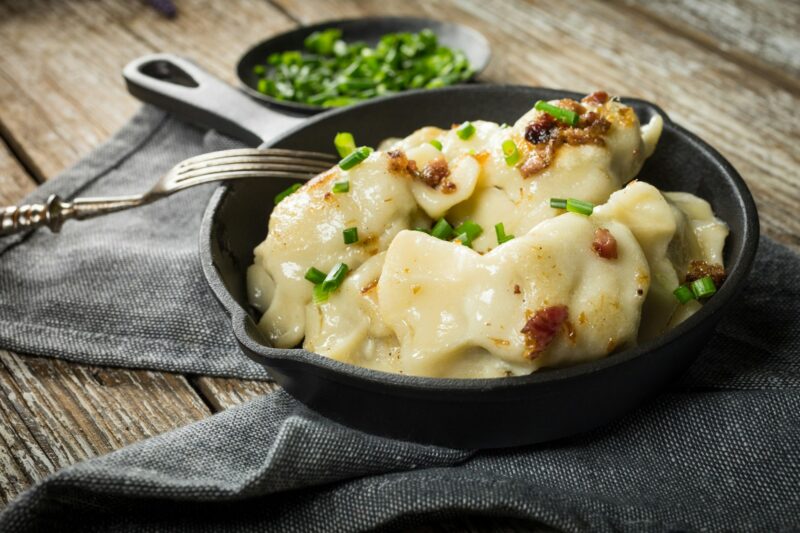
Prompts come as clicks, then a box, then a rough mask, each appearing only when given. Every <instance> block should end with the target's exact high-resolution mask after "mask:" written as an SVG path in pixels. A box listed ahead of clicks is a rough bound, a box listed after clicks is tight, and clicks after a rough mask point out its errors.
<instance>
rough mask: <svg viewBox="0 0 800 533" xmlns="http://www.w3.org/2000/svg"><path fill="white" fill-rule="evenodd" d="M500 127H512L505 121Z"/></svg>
mask: <svg viewBox="0 0 800 533" xmlns="http://www.w3.org/2000/svg"><path fill="white" fill-rule="evenodd" d="M500 127H501V128H502V129H506V128H510V127H511V126H509V125H508V124H506V123H505V122H503V123H502V124H500Z"/></svg>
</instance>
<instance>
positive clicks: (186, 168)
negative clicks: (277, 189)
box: [176, 155, 332, 173]
mask: <svg viewBox="0 0 800 533" xmlns="http://www.w3.org/2000/svg"><path fill="white" fill-rule="evenodd" d="M233 164H270V165H272V164H274V165H292V166H295V165H302V166H307V167H314V168H319V169H320V171H322V170H327V169H329V168H331V166H332V165H331V164H330V163H328V162H323V161H317V160H313V159H304V158H296V157H285V156H252V155H248V156H234V157H220V158H217V159H210V160H208V161H201V162H196V163H191V164H188V165H178V166H177V167H176V171H177V172H179V173H184V172H190V171H194V170H200V169H204V168H211V167H215V166H222V165H233Z"/></svg>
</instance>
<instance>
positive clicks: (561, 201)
mask: <svg viewBox="0 0 800 533" xmlns="http://www.w3.org/2000/svg"><path fill="white" fill-rule="evenodd" d="M550 207H552V208H553V209H566V208H567V199H566V198H550Z"/></svg>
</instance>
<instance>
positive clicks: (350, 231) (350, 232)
mask: <svg viewBox="0 0 800 533" xmlns="http://www.w3.org/2000/svg"><path fill="white" fill-rule="evenodd" d="M342 235H344V243H345V244H353V243H356V242H358V228H347V229H346V230H344V231H343V232H342Z"/></svg>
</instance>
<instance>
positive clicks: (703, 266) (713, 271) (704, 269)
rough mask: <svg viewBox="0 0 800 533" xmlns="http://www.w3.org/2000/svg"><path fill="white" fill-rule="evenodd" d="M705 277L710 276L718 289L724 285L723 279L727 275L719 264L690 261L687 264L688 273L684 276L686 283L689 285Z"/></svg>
mask: <svg viewBox="0 0 800 533" xmlns="http://www.w3.org/2000/svg"><path fill="white" fill-rule="evenodd" d="M706 276H711V279H712V280H714V285H716V287H717V288H718V289H719V288H720V287H721V286H722V284H723V283H725V278H727V277H728V274H727V273H726V272H725V268H723V266H722V265H720V264H719V263H706V262H705V261H692V262H691V263H689V272H687V274H686V280H685V281H686V283H691V282H693V281H695V280H698V279H700V278H704V277H706Z"/></svg>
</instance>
